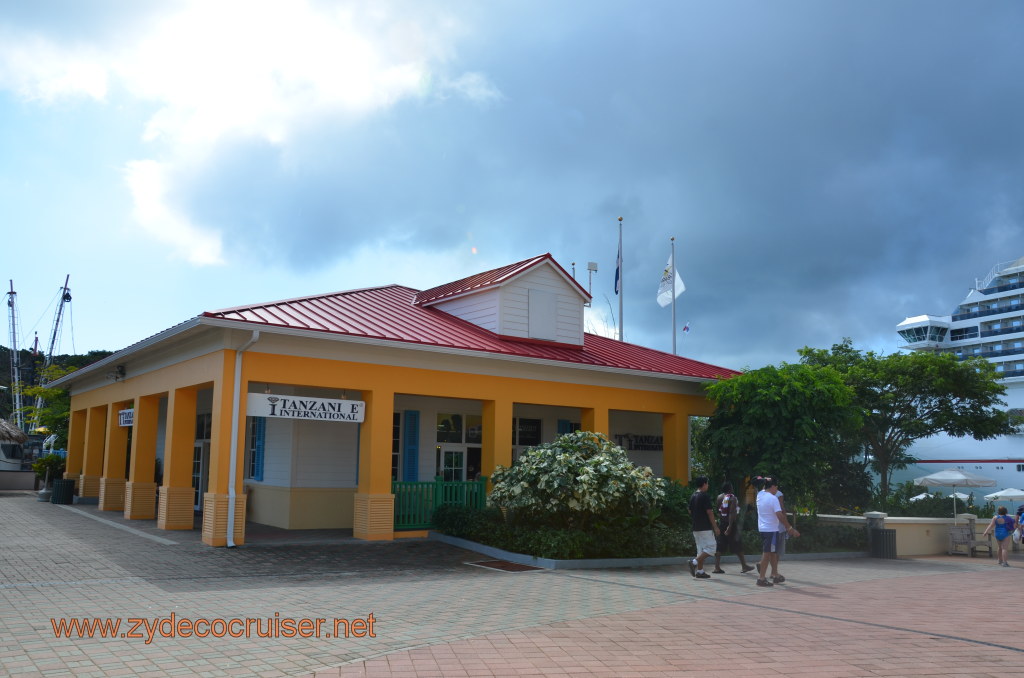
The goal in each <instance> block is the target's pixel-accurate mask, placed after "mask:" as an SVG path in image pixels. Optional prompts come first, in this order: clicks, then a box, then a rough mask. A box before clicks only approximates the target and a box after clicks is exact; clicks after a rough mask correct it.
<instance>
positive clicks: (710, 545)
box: [693, 530, 715, 556]
mask: <svg viewBox="0 0 1024 678" xmlns="http://www.w3.org/2000/svg"><path fill="white" fill-rule="evenodd" d="M693 541H694V542H696V544H697V555H698V556H699V555H700V554H701V553H706V554H708V555H709V556H713V555H715V532H714V530H702V531H701V532H694V533H693Z"/></svg>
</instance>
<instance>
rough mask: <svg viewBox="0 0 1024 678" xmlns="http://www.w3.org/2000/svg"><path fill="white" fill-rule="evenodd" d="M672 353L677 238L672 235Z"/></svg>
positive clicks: (674, 319) (674, 346)
mask: <svg viewBox="0 0 1024 678" xmlns="http://www.w3.org/2000/svg"><path fill="white" fill-rule="evenodd" d="M671 240H672V355H679V354H678V353H676V238H675V236H672V238H671Z"/></svg>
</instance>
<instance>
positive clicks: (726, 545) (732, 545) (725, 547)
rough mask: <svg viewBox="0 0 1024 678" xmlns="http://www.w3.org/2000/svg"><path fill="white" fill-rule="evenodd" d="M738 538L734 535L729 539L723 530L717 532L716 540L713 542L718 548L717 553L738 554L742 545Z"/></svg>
mask: <svg viewBox="0 0 1024 678" xmlns="http://www.w3.org/2000/svg"><path fill="white" fill-rule="evenodd" d="M738 537H739V535H736V534H734V535H732V536H731V537H730V536H729V535H727V534H726V533H725V530H722V531H721V532H719V533H718V539H717V540H716V542H715V543H716V545H717V547H718V552H719V553H729V552H730V551H731V552H732V553H739V552H740V549H741V546H742V544H741V543H740V540H739V539H738Z"/></svg>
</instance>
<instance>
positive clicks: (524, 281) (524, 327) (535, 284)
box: [413, 254, 590, 347]
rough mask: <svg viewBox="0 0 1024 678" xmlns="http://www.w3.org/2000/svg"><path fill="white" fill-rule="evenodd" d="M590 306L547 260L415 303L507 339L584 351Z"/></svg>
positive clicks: (432, 292)
mask: <svg viewBox="0 0 1024 678" xmlns="http://www.w3.org/2000/svg"><path fill="white" fill-rule="evenodd" d="M589 301H590V295H589V294H587V292H586V290H584V289H583V288H582V287H581V286H580V284H579V283H577V282H576V281H575V280H573V279H572V277H571V276H569V275H568V274H567V273H566V272H565V269H563V268H562V267H561V266H559V265H558V263H556V262H555V260H554V259H553V258H552V257H551V255H550V254H544V255H541V256H539V257H534V258H532V259H526V260H525V261H520V262H517V263H515V264H510V265H509V266H503V267H502V268H496V269H494V270H492V271H485V272H484V273H478V274H476V275H473V276H470V277H468V278H463V279H462V280H457V281H455V282H452V283H448V284H446V285H440V286H438V287H434V288H432V289H429V290H425V291H423V292H420V293H419V294H417V295H416V300H415V301H414V302H413V303H415V304H417V305H420V306H425V307H433V308H436V309H438V310H441V311H444V312H445V313H450V314H451V315H454V316H456V317H458V318H462V319H463V320H465V321H467V322H470V323H473V324H474V325H477V326H478V327H482V328H483V329H485V330H488V331H490V332H494V333H495V334H497V335H499V336H501V337H504V338H507V339H518V340H528V341H529V340H533V341H544V342H554V343H557V344H563V345H568V346H573V347H580V346H583V306H584V304H585V303H587V302H589Z"/></svg>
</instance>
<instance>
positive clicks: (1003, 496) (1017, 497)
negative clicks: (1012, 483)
mask: <svg viewBox="0 0 1024 678" xmlns="http://www.w3.org/2000/svg"><path fill="white" fill-rule="evenodd" d="M985 499H988V500H989V501H1008V502H1011V504H1010V510H1011V511H1013V504H1012V502H1015V501H1021V500H1022V499H1024V490H1018V489H1016V488H1013V487H1008V488H1006V489H1005V490H999V491H998V492H993V493H992V494H986V495H985Z"/></svg>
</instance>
